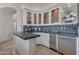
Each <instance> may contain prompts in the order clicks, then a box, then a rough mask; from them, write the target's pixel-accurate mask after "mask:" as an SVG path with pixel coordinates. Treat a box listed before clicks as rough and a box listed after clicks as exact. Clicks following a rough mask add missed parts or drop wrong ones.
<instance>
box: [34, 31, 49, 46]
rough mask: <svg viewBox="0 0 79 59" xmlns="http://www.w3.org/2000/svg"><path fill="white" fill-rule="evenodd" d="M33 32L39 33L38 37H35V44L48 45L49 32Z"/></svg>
mask: <svg viewBox="0 0 79 59" xmlns="http://www.w3.org/2000/svg"><path fill="white" fill-rule="evenodd" d="M35 34H40V37H38V38H37V39H36V44H41V45H44V46H46V47H50V42H49V41H50V40H49V34H47V33H35Z"/></svg>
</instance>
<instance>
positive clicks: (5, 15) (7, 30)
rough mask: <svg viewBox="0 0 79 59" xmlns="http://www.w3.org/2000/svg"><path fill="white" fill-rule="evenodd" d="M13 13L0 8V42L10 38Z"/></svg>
mask: <svg viewBox="0 0 79 59" xmlns="http://www.w3.org/2000/svg"><path fill="white" fill-rule="evenodd" d="M12 17H13V13H9V12H5V11H2V10H0V42H2V41H5V40H9V39H12V34H13V19H12Z"/></svg>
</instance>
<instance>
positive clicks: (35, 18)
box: [34, 14, 37, 24]
mask: <svg viewBox="0 0 79 59" xmlns="http://www.w3.org/2000/svg"><path fill="white" fill-rule="evenodd" d="M34 24H37V14H34Z"/></svg>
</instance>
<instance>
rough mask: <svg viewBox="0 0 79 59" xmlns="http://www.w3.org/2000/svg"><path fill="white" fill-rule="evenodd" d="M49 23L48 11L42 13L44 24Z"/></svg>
mask: <svg viewBox="0 0 79 59" xmlns="http://www.w3.org/2000/svg"><path fill="white" fill-rule="evenodd" d="M48 23H49V12H46V13H44V24H48Z"/></svg>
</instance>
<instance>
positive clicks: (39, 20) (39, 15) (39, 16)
mask: <svg viewBox="0 0 79 59" xmlns="http://www.w3.org/2000/svg"><path fill="white" fill-rule="evenodd" d="M38 23H39V24H41V14H38Z"/></svg>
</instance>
